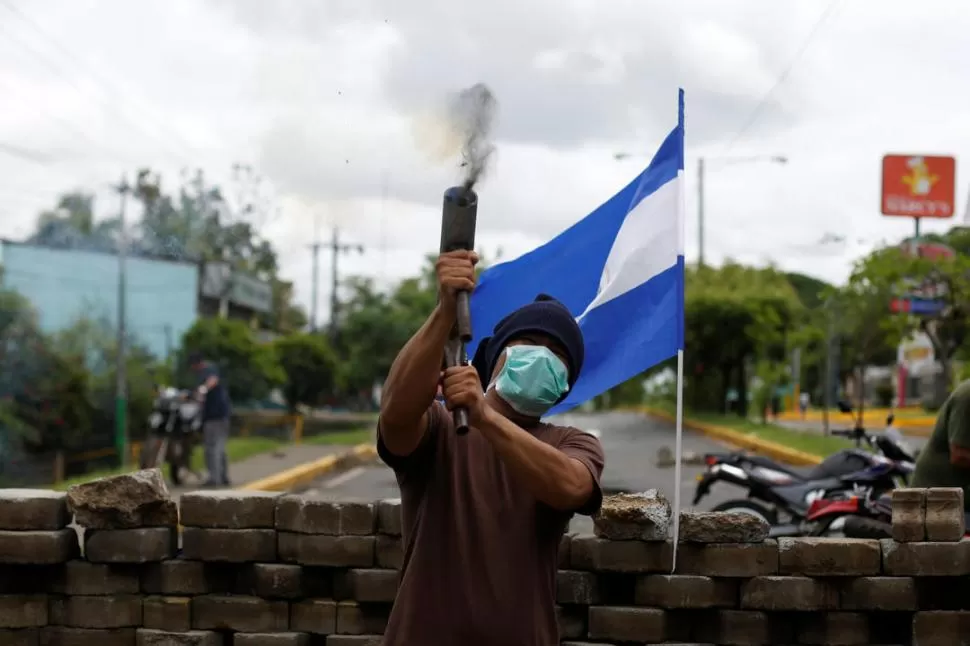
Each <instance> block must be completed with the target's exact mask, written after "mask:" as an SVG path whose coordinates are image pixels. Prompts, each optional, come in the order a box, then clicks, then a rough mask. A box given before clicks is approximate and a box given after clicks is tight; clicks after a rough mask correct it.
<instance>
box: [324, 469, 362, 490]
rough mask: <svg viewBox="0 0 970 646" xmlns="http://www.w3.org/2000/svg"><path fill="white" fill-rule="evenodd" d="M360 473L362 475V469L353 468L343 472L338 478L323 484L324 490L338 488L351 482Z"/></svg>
mask: <svg viewBox="0 0 970 646" xmlns="http://www.w3.org/2000/svg"><path fill="white" fill-rule="evenodd" d="M362 473H364V467H354V468H353V469H351V470H350V471H345V472H344V473H341V474H340V475H339V476H336V477H334V478H331V479H329V480H327V481H326V482H325V483H323V486H324V488H326V489H333V488H334V487H339V486H340V485H342V484H343V483H345V482H347V481H348V480H353V479H354V478H356V477H357V476H359V475H361V474H362Z"/></svg>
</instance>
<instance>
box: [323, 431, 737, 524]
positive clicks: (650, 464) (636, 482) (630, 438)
mask: <svg viewBox="0 0 970 646" xmlns="http://www.w3.org/2000/svg"><path fill="white" fill-rule="evenodd" d="M555 421H557V422H558V423H561V424H566V425H569V426H575V427H577V428H581V429H584V430H587V431H591V432H594V433H598V435H599V438H600V441H601V442H602V443H603V450H604V451H605V453H606V468H605V470H604V472H603V480H602V485H603V489H604V490H605V491H614V492H615V491H644V490H646V489H654V488H655V489H659V490H661V491H662V492H664V494H665V495H666V496H667V497H668V498H669V499H670V501H671V503H673V491H674V486H675V483H674V469H673V468H672V467H670V468H663V469H661V468H657V466H656V457H657V451H658V450H659V449H660V448H662V447H670V449H671V450H673V448H674V440H675V434H674V428H673V425H672V424H670V423H667V422H663V421H660V420H655V419H653V418H648V417H645V416H643V415H638V414H635V413H615V412H610V413H599V414H572V413H569V414H566V415H562V416H560V418H559V419H557V420H555ZM726 448H727V447H726V446H725V445H723V444H720V443H718V442H714V441H713V440H710V439H708V438H707V437H705V436H703V435H699V434H695V433H691V432H689V431H685V432H684V441H683V449H684V452H685V453H687V452H695V453H704V452H710V451H724V450H725V449H726ZM701 471H702V467H699V466H687V465H684V468H683V477H682V478H681V482H680V487H681V506H682V507H683V508H687V507H688V506H689V505H690V503H691V501H692V500H693V496H694V487H695V485H696V476H697V474H698V473H700V472H701ZM307 493H314V494H319V495H323V496H326V497H334V498H357V499H365V500H378V499H381V498H397V497H398V495H399V493H398V488H397V482H396V481H395V480H394V473H393V472H392V471H391V470H390V469H388V468H387V467H385V466H384V465H383V463H381V462H380V461H377V462H375V463H373V464H371V465H368V466H361V467H355V468H353V469H351V470H349V471H346V472H344V473H341V474H338V475H335V476H333V477H331V478H328V479H324V480H320V481H318V482H315V483H313V484H312V485H311V486H310V487H309V488H308V490H307ZM739 495H743V493H742V492H741V490H739V489H735V488H733V487H730V486H729V485H715V487H714V489H713V490H712V491H711V494H710V495H709V496H708V497H707V498H705V499H704V500H703V501H702V502H701V504H700V505H699V507H700V508H703V509H709V508H710V507H712V506H714V505H716V504H718V503H720V502H724V501H726V500H729V499H731V498H736V497H738V496H739ZM571 529H572V530H573V531H579V532H590V531H592V523H591V521H590V520H589V519H588V518H579V517H577V518H575V519H574V520H573V523H572V525H571Z"/></svg>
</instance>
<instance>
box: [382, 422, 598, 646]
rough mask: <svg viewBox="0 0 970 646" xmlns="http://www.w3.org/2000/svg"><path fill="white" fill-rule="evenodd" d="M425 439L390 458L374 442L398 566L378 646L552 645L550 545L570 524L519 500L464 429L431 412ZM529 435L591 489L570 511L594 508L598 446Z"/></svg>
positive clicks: (527, 497)
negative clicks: (392, 511) (394, 512)
mask: <svg viewBox="0 0 970 646" xmlns="http://www.w3.org/2000/svg"><path fill="white" fill-rule="evenodd" d="M428 418H429V423H428V432H427V433H426V434H425V438H424V440H423V441H422V443H421V444H420V445H419V446H418V448H417V449H415V451H414V452H413V453H412V454H411V455H409V456H407V457H405V458H400V457H397V456H395V455H393V454H392V453H390V452H389V451H388V450H387V448H386V447H385V446H384V443H383V441H382V440H381V437H380V432H379V431H380V424H378V442H377V449H378V453H379V454H380V456H381V459H383V460H384V462H385V463H387V465H388V466H390V467H391V468H393V469H394V471H395V473H396V474H397V481H398V484H399V485H400V488H401V508H402V525H403V534H404V564H403V566H402V568H401V584H400V587H399V589H398V593H397V599H396V600H395V602H394V608H393V610H392V611H391V617H390V621H389V622H388V625H387V630H386V631H385V633H384V642H383V643H384V646H457V645H459V644H460V645H461V646H555V645H556V644H558V643H559V628H558V624H557V621H556V569H557V565H558V554H559V542H560V540H561V538H562V535H563V532H564V531H565V529H566V527H567V526H568V524H569V519H570V518H571V517H572V513H571V512H561V511H557V510H554V509H552V508H550V507H548V506H546V505H544V504H542V503H540V502H538V501H537V500H536V499H535V497H534V496H533V495H532V494H531V493H529V492H528V491H527V490H526V489H525V488H524V487H523V486H522V485H521V484H520V483H519V482H517V481H516V479H515V476H514V475H513V474H511V473H510V472H509V470H508V469H507V468H506V466H505V464H504V463H503V462H502V460H501V459H500V458H499V456H498V455H497V454H496V452H495V450H494V449H493V448H492V445H491V444H490V443H489V441H488V439H487V438H486V437H485V436H484V435H482V433H480V432H479V431H478V430H477V429H475V428H472V429H471V430H470V431H469V432H468V434H467V435H465V436H464V437H459V436H457V435H456V434H455V429H454V424H453V422H452V419H451V414H450V413H449V412H448V411H447V410H445V409H444V407H443V406H441V404H438V403H435V404H433V405H432V406H431V409H430V410H429V414H428ZM528 430H529V432H530V433H532V434H534V435H535V437H537V438H538V439H540V440H542V441H543V442H545V443H546V444H549V445H551V446H554V447H556V448H557V449H559V450H560V451H562V452H563V453H565V454H566V455H568V456H570V457H573V458H576V459H577V460H579V461H580V462H582V463H583V464H584V465H586V467H587V468H588V469H589V471H590V473H591V474H592V475H593V480H594V482H595V483H596V484H595V487H594V493H593V495H592V496H591V498H590V500H589V501H588V502H587V503H586V504H585V505H584V506H583V507H582V508H581V509H577V510H575V512H576V513H582V514H592V513H594V512H596V511H597V510H598V509H599V505H600V502H601V501H602V493H601V491H600V486H599V480H600V475H601V474H602V472H603V462H604V459H603V448H602V446H600V443H599V440H597V439H596V438H595V437H593V436H592V435H590V434H589V433H585V432H583V431H580V430H578V429H575V428H569V427H563V426H553V425H551V424H539V425H538V426H536V427H535V428H532V429H528Z"/></svg>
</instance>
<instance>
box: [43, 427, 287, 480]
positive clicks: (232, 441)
mask: <svg viewBox="0 0 970 646" xmlns="http://www.w3.org/2000/svg"><path fill="white" fill-rule="evenodd" d="M284 444H285V443H284V442H282V441H281V440H277V439H274V438H271V437H231V438H229V441H228V442H227V443H226V455H227V457H228V459H229V462H230V463H232V462H239V461H241V460H245V459H246V458H251V457H253V456H254V455H259V454H261V453H268V452H270V451H275V450H276V449H277V448H279V447H280V446H283V445H284ZM204 466H205V456H204V455H203V452H202V447H201V445H200V446H197V447H196V449H195V450H194V451H193V452H192V468H193V469H195V470H197V471H198V470H200V469H202V468H204ZM165 468H166V469H167V467H165ZM135 470H136V469H131V468H129V469H120V468H115V469H99V470H97V471H91V472H89V473H85V474H84V475H83V476H75V477H73V478H68V479H67V480H65V481H64V482H61V483H60V484H56V485H53V486H52V489H54V490H55V491H64V490H65V489H67V488H68V487H70V486H71V485H76V484H83V483H85V482H90V481H91V480H97V479H98V478H106V477H108V476H116V475H118V474H120V473H126V472H130V471H135Z"/></svg>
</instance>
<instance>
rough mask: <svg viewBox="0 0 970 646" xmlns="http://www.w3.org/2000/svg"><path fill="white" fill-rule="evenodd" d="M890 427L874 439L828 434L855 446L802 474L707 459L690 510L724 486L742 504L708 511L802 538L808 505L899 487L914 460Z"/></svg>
mask: <svg viewBox="0 0 970 646" xmlns="http://www.w3.org/2000/svg"><path fill="white" fill-rule="evenodd" d="M892 422H893V416H892V415H890V416H889V418H888V419H887V426H888V428H887V430H886V431H885V432H884V433H882V434H880V435H871V434H869V433H867V432H866V431H865V429H863V428H862V427H861V426H857V427H856V428H853V429H850V430H836V431H832V434H833V435H836V436H840V437H846V438H849V439H852V440H855V442H856V448H854V449H843V450H841V451H838V452H837V453H835V454H833V455H830V456H829V457H827V458H826V459H825V460H823V461H822V463H821V464H819V465H817V466H815V467H813V468H812V469H810V470H809V471H807V472H803V471H799V470H797V469H795V468H793V467H790V466H787V465H784V464H781V463H778V462H776V461H774V460H772V459H770V458H766V457H763V456H759V455H750V454H746V453H743V452H732V453H726V454H715V453H712V454H707V455H705V458H704V459H705V462H706V464H707V470H706V471H705V472H704V473H703V474H702V475H701V476H700V477H699V478H698V480H699V481H698V483H697V489H696V491H695V494H694V503H693V504H694V505H697V504H698V503H699V502H700V501H701V500H702V499H703V498H704V497H705V496H707V494H708V493H710V490H711V487H712V486H713V485H714V483H716V482H727V483H730V484H733V485H736V486H739V487H742V488H745V489H747V491H748V495H747V498H744V499H737V500H730V501H728V502H724V503H721V504H720V505H717V506H716V507H714V508H713V509H712V511H730V512H742V513H747V514H751V515H755V516H758V517H760V518H763V519H764V520H765V521H766V522H767V523H769V524H770V525H771V526H772V529H771V535H772V536H797V535H802V534H804V533H805V529H804V527H803V526H804V524H805V522H806V519H807V517H808V515H809V511H810V509H811V508H812V504H813V503H814V502H816V501H818V500H823V499H826V498H830V497H832V496H838V495H840V494H843V493H845V492H857V493H859V492H872V494H873V495H875V496H878V495H880V494H881V493H885V492H887V491H891V490H892V489H895V488H897V487H899V486H905V484H906V482H908V479H909V475H910V474H911V473H912V471H913V468H914V463H915V454H914V452H913V451H912V450H911V449H910V448H909V447H908V446H907V445H906V443H905V441H904V440H903V438H902V435H901V434H900V433H899V431H898V430H896V429H895V428H893V427H892ZM863 445H866V447H867V449H868V450H865V449H863V448H862V447H863Z"/></svg>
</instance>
